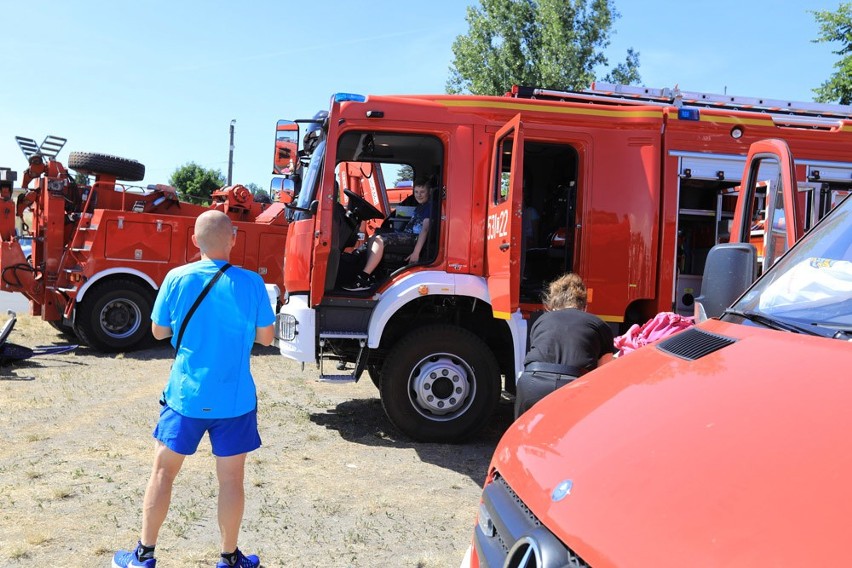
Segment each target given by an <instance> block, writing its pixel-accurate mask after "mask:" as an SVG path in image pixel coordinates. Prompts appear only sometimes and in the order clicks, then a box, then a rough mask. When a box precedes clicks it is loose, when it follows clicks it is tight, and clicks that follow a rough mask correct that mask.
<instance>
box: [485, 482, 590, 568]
mask: <svg viewBox="0 0 852 568" xmlns="http://www.w3.org/2000/svg"><path fill="white" fill-rule="evenodd" d="M474 546H475V547H476V552H477V556H478V557H479V562H480V566H488V567H503V566H512V567H522V568H551V567H553V568H557V567H559V568H561V567H565V566H567V567H569V568H588V567H589V565H588V564H587V563H586V562H585V561H584V560H583V559H582V558H580V557H579V556H578V555H577V554H575V553H574V551H572V550H571V549H570V548H568V547H567V546H565V544H563V543H562V542H561V541H560V540H559V539H558V538H557V537H556V536H555V535H554V534H553V533H552V532H550V531H549V530H548V529H547V527H545V526H544V525H542V524H541V522H540V521H539V520H538V519H537V518H536V516H535V515H534V514H533V513H532V511H530V510H529V508H528V507H527V506H526V505H525V504H524V502H523V501H522V500H521V499H520V497H518V495H517V494H516V493H515V492H514V491H513V490H512V488H511V487H509V484H508V483H506V481H505V480H504V479H503V478H502V477H501V476H500V474H497V473H495V475H494V480H493V481H492V482H491V483H490V484H488V486H487V487H486V488H485V489H484V490H483V492H482V504H481V505H480V513H479V523H477V526H476V529H475V532H474Z"/></svg>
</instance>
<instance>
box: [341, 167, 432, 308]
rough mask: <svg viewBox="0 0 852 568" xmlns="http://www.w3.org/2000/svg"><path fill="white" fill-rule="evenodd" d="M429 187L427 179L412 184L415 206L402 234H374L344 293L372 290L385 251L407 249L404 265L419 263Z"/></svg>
mask: <svg viewBox="0 0 852 568" xmlns="http://www.w3.org/2000/svg"><path fill="white" fill-rule="evenodd" d="M430 190H431V187H430V185H429V181H428V180H427V179H419V180H417V181H415V182H414V199H415V200H416V201H417V206H416V207H415V208H414V213H413V214H412V215H411V220H409V221H408V223H406V224H405V227H404V228H403V229H402V231H394V232H390V233H381V234H375V235H373V236H372V237H370V239H369V241H368V242H367V250H368V252H367V262H366V263H365V264H364V268H363V269H362V270H361V272H360V273H359V274H358V275H357V276H356V277H355V279H354V280H353V281H352V282H351V283H349V284H348V285H346V286H344V287H343V289H344V290H349V291H351V292H355V291H360V290H370V289H371V288H374V287H375V286H376V277H375V276H374V275H373V271H374V270H376V268H377V267H378V266H379V263H380V262H381V261H382V256H383V255H384V252H385V247H389V246H392V247H400V248H404V249H407V248H411V254H409V255H408V256H407V257H405V261H406V262H409V263H412V264H413V263H415V262H419V261H420V253H421V252H422V251H423V245H425V244H426V237H428V236H429V224H430V222H431V217H432V203H431V202H430V201H429V194H430Z"/></svg>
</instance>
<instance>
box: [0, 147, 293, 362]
mask: <svg viewBox="0 0 852 568" xmlns="http://www.w3.org/2000/svg"><path fill="white" fill-rule="evenodd" d="M49 138H56V137H49ZM59 140H60V141H61V143H57V144H53V145H52V146H51V145H50V144H48V145H46V144H42V145H41V146H39V145H37V144H36V143H35V142H34V141H32V140H30V139H25V138H21V137H19V140H18V141H19V145H20V146H21V149H22V150H23V151H24V155H25V156H26V157H27V159H28V161H29V167H28V168H27V169H26V171H25V172H24V173H23V176H22V183H21V185H22V188H23V193H21V194H20V196H19V197H18V199H17V201H16V202H14V201H12V200H11V199H2V200H0V236H2V241H1V242H0V275H2V279H0V289H2V290H3V291H6V292H20V293H22V294H24V295H25V296H26V297H27V298H28V299H29V300H30V306H31V314H32V315H37V316H41V317H42V319H44V320H45V321H47V322H49V323H50V324H51V325H53V326H54V327H56V328H57V329H60V330H62V331H65V332H69V333H74V334H76V335H77V337H78V338H79V339H80V340H81V341H82V342H84V343H86V344H87V345H89V346H91V347H93V348H96V349H98V350H101V351H126V350H131V349H134V348H138V347H140V346H143V345H145V344H147V343H148V341H150V340H151V332H150V314H151V306H152V305H153V301H154V297H155V295H156V292H157V289H158V288H159V285H160V283H161V282H162V280H163V278H164V277H165V275H166V273H167V272H168V271H169V270H170V269H172V268H174V267H176V266H179V265H181V264H184V263H186V262H191V261H193V260H197V259H198V258H199V255H200V253H199V251H198V249H197V248H196V247H195V246H194V245H193V244H192V241H191V239H190V236H191V234H192V231H193V228H194V224H195V218H196V217H197V216H198V215H199V214H201V213H202V212H204V211H206V210H208V209H210V208H215V209H219V210H221V211H223V212H225V213H226V214H228V216H230V217H231V219H232V220H233V222H234V225H235V227H236V228H237V231H238V232H237V242H236V246H235V247H234V249H233V251H232V256H231V262H232V263H234V264H237V265H241V266H243V267H244V268H247V269H249V270H256V271H257V272H258V273H259V274H261V275H262V276H263V278H264V280H265V281H266V283H267V285H268V286H272V287H273V288H271V291H274V287H275V286H277V287H278V289H279V290H280V289H281V288H282V287H283V264H284V262H283V251H284V242H285V239H286V231H287V222H286V218H285V202H286V201H287V200H288V199H289V196H290V195H291V194H290V193H287V192H282V193H281V194H280V195H281V200H279V201H278V202H275V203H272V204H262V203H259V202H256V201H254V198H253V196H252V194H251V192H250V191H249V190H248V189H247V188H245V187H243V186H241V185H234V186H230V187H225V188H222V189H219V190H217V191H215V192H213V204H212V205H210V206H209V207H205V206H201V205H195V204H192V203H188V202H184V201H180V200H178V198H177V195H176V194H175V192H174V189H173V188H170V187H168V186H162V185H157V186H154V187H153V188H150V189H148V188H146V189H142V188H133V187H128V186H125V185H122V184H120V183H118V180H125V181H139V180H141V179H142V178H143V177H144V173H145V166H144V165H143V164H141V163H139V162H137V161H134V160H128V159H125V158H119V157H116V156H109V155H105V154H93V153H86V152H72V153H71V154H70V156H69V160H68V165H69V168H70V169H72V170H76V171H77V172H78V173H84V174H87V175H91V176H94V183H92V185H91V186H88V185H78V184H77V183H75V180H74V178H73V177H72V176H70V175H69V173H68V171H67V170H66V168H65V167H64V166H63V165H62V164H61V163H60V162H59V161H57V160H56V159H55V158H56V154H57V153H58V151H59V150H60V149H61V148H62V145H63V144H64V139H59ZM3 172H4V175H3V178H2V179H0V181H3V180H5V184H6V185H7V186H8V187H9V189H10V190H11V188H12V183H13V182H14V180H15V178H16V177H17V176H16V174H15V173H14V172H12V170H11V169H9V168H5V169H4V170H3ZM31 183H32V185H33V186H34V187H32V188H30V187H29V186H30V184H31ZM0 193H2V192H0ZM16 219H17V221H16ZM16 222H17V224H20V225H21V229H22V230H21V231H16ZM19 233H20V236H23V237H31V238H32V257H31V258H30V259H27V258H26V257H25V255H24V253H23V251H22V250H21V246H20V243H19V241H18V234H19Z"/></svg>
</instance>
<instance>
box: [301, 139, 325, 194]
mask: <svg viewBox="0 0 852 568" xmlns="http://www.w3.org/2000/svg"><path fill="white" fill-rule="evenodd" d="M324 160H325V140H322V141H321V142H320V143H319V144H317V147H316V148H315V149H314V152H313V154H311V162H310V164H308V169H307V172H306V173H305V177H304V178H303V179H302V188H301V189H300V190H299V197H298V199H297V200H296V205H297V206H298V207H301V208H302V209H309V208H310V205H311V202H312V201H313V200H314V199H316V194H317V187H319V179H320V176H321V175H322V163H323V161H324Z"/></svg>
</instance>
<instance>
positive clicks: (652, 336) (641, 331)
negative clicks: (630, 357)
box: [615, 312, 694, 356]
mask: <svg viewBox="0 0 852 568" xmlns="http://www.w3.org/2000/svg"><path fill="white" fill-rule="evenodd" d="M693 325H694V322H693V318H691V317H685V316H682V315H680V314H676V313H674V312H662V313H659V314H657V315H656V316H654V318H653V319H651V320H649V321H647V322H645V323H644V324H643V325H641V326H640V325H638V324H633V325H632V326H630V329H628V330H627V333H625V334H624V335H619V336H618V337H616V338H615V347H616V349H618V356H621V355H626V354H627V353H630V352H631V351H635V350H636V349H639V348H640V347H642V346H643V345H648V344H649V343H653V342H654V341H657V340H658V339H662V338H664V337H668V336H670V335H672V334H674V333H677V332H678V331H682V330H684V329H686V328H688V327H692V326H693Z"/></svg>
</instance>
